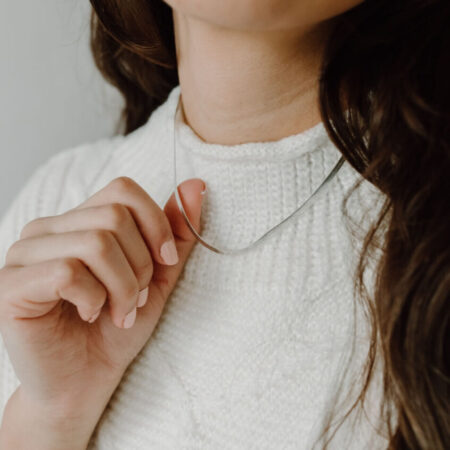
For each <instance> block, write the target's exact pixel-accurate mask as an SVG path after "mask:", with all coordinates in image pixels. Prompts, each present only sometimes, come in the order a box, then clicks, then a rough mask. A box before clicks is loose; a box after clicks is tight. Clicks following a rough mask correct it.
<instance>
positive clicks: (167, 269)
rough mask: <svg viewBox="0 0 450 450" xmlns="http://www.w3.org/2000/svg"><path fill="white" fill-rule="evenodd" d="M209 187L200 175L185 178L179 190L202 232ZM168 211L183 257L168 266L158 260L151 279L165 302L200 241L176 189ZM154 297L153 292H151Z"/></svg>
mask: <svg viewBox="0 0 450 450" xmlns="http://www.w3.org/2000/svg"><path fill="white" fill-rule="evenodd" d="M205 188H206V185H205V183H204V182H203V181H202V180H201V179H199V178H191V179H189V180H185V181H183V182H182V183H181V184H180V185H179V186H178V193H179V195H180V199H181V202H182V203H183V208H184V211H185V212H186V215H187V217H188V219H189V222H191V224H192V226H193V227H194V229H195V230H196V231H197V232H198V233H200V214H201V206H202V200H203V195H202V194H201V192H202V191H204V190H205ZM164 212H165V214H166V216H167V218H168V219H169V223H170V226H171V228H172V232H173V235H174V238H175V245H176V247H177V252H178V257H179V260H178V262H177V263H176V264H175V265H172V266H167V265H164V264H159V263H158V262H156V261H154V267H153V276H152V281H151V283H150V286H149V288H150V290H151V291H152V290H153V289H152V288H156V290H157V291H159V293H160V294H162V297H163V298H162V299H161V300H162V301H163V302H164V301H165V300H166V299H167V297H168V296H169V295H170V293H171V292H172V290H173V288H174V286H175V283H176V281H177V279H178V277H179V275H180V273H181V271H182V270H183V267H184V265H185V263H186V261H187V259H188V256H189V254H190V252H191V250H192V248H193V247H194V244H195V243H196V241H197V240H196V238H195V236H194V235H193V234H192V232H191V230H190V229H189V227H188V225H187V224H186V221H185V219H184V217H183V214H182V212H181V211H180V209H179V207H178V203H177V201H176V198H175V192H173V193H172V195H171V196H170V198H169V200H167V203H166V205H165V206H164ZM150 297H151V293H150Z"/></svg>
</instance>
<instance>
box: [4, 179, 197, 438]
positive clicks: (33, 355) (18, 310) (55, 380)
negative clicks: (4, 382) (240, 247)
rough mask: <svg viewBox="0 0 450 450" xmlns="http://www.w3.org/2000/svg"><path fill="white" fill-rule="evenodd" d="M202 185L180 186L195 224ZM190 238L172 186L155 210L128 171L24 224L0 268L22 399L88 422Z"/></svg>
mask: <svg viewBox="0 0 450 450" xmlns="http://www.w3.org/2000/svg"><path fill="white" fill-rule="evenodd" d="M203 189H204V183H203V182H202V181H201V180H199V179H191V180H187V181H185V182H183V183H182V184H181V185H180V186H179V190H180V196H181V198H182V200H183V205H184V207H185V210H186V213H187V215H188V217H189V219H190V220H191V222H192V224H193V225H194V226H195V227H196V230H199V231H200V212H201V199H202V195H201V194H200V193H201V191H202V190H203ZM171 241H172V242H174V243H175V247H176V250H177V254H178V262H176V259H177V256H176V254H174V253H170V252H169V253H167V252H166V253H164V251H163V252H162V254H163V255H165V256H166V255H168V256H170V257H171V258H172V260H171V261H168V262H169V264H167V263H166V262H165V261H164V259H163V258H162V256H161V254H160V249H161V248H162V247H163V244H164V243H166V242H171ZM195 242H196V241H195V238H194V236H193V235H192V233H191V231H190V230H189V228H188V227H187V225H186V224H185V222H184V218H183V216H182V215H181V213H180V211H179V209H178V205H177V203H176V200H175V195H174V194H172V196H171V197H170V199H169V200H168V202H167V203H166V205H165V207H164V210H161V208H159V206H158V205H157V204H156V203H155V202H154V201H153V200H152V198H151V197H150V196H149V195H148V194H147V193H146V192H145V191H144V190H143V189H142V188H141V187H140V186H139V185H137V184H136V183H135V182H134V181H132V180H131V179H129V178H126V177H120V178H117V179H115V180H113V181H112V182H111V183H110V184H108V185H107V186H106V187H105V188H103V189H102V190H100V191H99V192H97V193H96V194H94V195H93V196H92V197H90V198H89V199H87V200H86V201H85V202H84V203H82V204H81V205H79V206H78V207H76V208H74V209H72V210H70V211H68V212H66V213H64V214H62V215H58V216H52V217H42V218H38V219H35V220H33V221H32V222H30V223H28V224H27V225H26V226H25V227H24V228H23V230H22V232H21V235H20V239H19V240H18V241H17V242H15V243H14V244H13V245H12V246H11V247H10V249H9V251H8V253H7V256H6V264H5V266H4V267H3V268H2V269H1V270H0V332H1V334H2V336H3V340H4V343H5V346H6V349H7V351H8V354H9V356H10V359H11V362H12V364H13V367H14V370H15V372H16V374H17V377H18V378H19V380H20V382H21V386H20V388H21V390H22V394H21V395H22V397H23V398H26V399H27V401H28V402H30V403H32V404H34V405H46V406H48V407H49V409H50V408H51V410H53V411H56V412H57V414H59V415H60V416H61V417H64V416H65V415H68V414H70V415H71V417H72V418H73V417H74V415H76V414H78V415H79V416H80V417H85V416H86V417H87V418H86V420H89V421H90V422H93V423H92V425H93V426H92V429H93V428H94V427H95V424H96V422H97V421H98V419H99V418H100V416H101V413H102V412H103V409H104V407H105V406H106V404H107V402H108V400H109V398H110V396H111V395H112V393H113V392H114V390H115V388H116V387H117V385H118V383H119V382H120V379H121V378H122V375H123V373H124V371H125V370H126V368H127V367H128V365H129V364H130V363H131V361H132V360H133V359H134V357H135V356H136V355H137V353H138V352H139V351H140V350H141V348H142V347H143V346H144V344H145V343H146V342H147V340H148V339H149V337H150V336H151V334H152V332H153V330H154V328H155V326H156V324H157V322H158V320H159V317H160V315H161V313H162V310H163V307H164V304H165V302H166V300H167V298H168V296H169V294H170V293H171V291H172V290H173V288H174V286H175V283H176V280H177V279H178V276H179V275H180V273H181V271H182V268H183V267H184V264H185V262H186V260H187V258H188V256H189V253H190V251H191V250H192V248H193V246H194V243H195ZM164 248H165V249H166V250H167V246H164ZM173 263H175V264H173ZM147 299H148V300H147ZM145 301H146V303H145V304H144V302H145ZM138 305H139V306H140V307H139V309H138V313H137V315H136V306H138ZM134 320H135V323H134V325H133V322H134ZM124 327H125V328H124ZM128 327H130V328H128Z"/></svg>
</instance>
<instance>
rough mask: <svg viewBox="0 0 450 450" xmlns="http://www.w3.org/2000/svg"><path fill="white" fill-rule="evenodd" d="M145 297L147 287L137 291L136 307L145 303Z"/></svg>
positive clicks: (146, 295)
mask: <svg viewBox="0 0 450 450" xmlns="http://www.w3.org/2000/svg"><path fill="white" fill-rule="evenodd" d="M147 297H148V287H146V288H145V289H142V291H141V292H139V297H138V301H137V305H138V308H140V307H142V306H144V305H145V304H146V303H147Z"/></svg>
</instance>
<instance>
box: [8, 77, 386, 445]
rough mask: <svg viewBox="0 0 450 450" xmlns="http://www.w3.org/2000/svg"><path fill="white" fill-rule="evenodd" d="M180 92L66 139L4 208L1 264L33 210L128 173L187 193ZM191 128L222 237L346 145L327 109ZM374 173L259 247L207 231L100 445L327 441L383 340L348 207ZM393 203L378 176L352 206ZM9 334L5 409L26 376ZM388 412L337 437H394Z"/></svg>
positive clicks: (294, 191)
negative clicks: (208, 137) (272, 126)
mask: <svg viewBox="0 0 450 450" xmlns="http://www.w3.org/2000/svg"><path fill="white" fill-rule="evenodd" d="M179 93H180V87H179V86H177V87H176V88H174V89H173V91H172V92H171V94H170V95H169V98H168V99H167V100H166V102H165V103H164V104H163V105H161V106H160V107H159V108H158V109H157V110H156V111H155V112H154V113H153V114H152V116H151V117H150V119H149V120H148V122H147V123H146V124H145V125H144V126H142V127H141V128H139V129H138V130H136V131H135V132H133V133H132V134H130V135H128V136H126V137H122V136H116V137H114V138H109V139H104V140H100V141H98V142H95V143H90V144H85V145H82V146H78V147H76V148H71V149H68V150H65V151H62V152H61V153H59V154H58V155H56V156H54V157H52V158H50V159H49V160H48V161H47V162H45V163H44V164H43V165H42V166H41V167H39V168H38V169H37V170H36V171H35V172H34V174H33V176H32V177H31V178H30V180H29V181H28V183H27V184H26V185H25V186H24V187H23V189H22V190H21V192H20V193H19V194H18V195H17V197H16V198H15V200H14V202H13V203H12V204H11V206H10V208H9V209H8V210H7V212H6V214H5V215H4V216H3V219H2V222H1V225H0V263H1V264H2V265H3V264H4V257H5V255H6V251H7V249H8V248H9V246H10V245H11V244H12V243H13V242H14V241H15V240H17V239H18V238H19V234H20V231H21V229H22V227H23V226H24V225H25V224H26V223H27V222H29V221H30V220H32V219H34V218H36V217H41V216H48V215H56V214H61V213H63V212H65V211H67V210H69V209H72V208H74V207H75V206H77V205H78V204H79V203H81V202H82V201H84V200H85V199H86V198H87V197H89V196H91V195H92V194H94V193H95V192H96V191H98V190H99V189H101V188H102V187H103V186H105V185H106V184H107V183H108V182H109V181H111V180H112V179H114V178H116V177H118V176H122V175H126V176H129V177H131V178H133V179H134V180H135V181H136V182H138V183H139V184H140V185H141V186H142V187H143V188H144V189H145V190H146V191H147V192H148V193H149V194H150V195H151V196H152V198H153V199H155V201H156V202H157V203H158V204H159V205H160V206H161V207H163V206H164V204H165V203H166V201H167V199H168V197H169V196H170V195H171V193H172V192H173V146H172V145H173V129H174V128H173V127H174V121H173V119H174V113H175V108H176V104H177V101H178V97H179ZM177 129H178V133H179V134H178V141H179V148H178V147H177V148H178V152H179V157H180V159H179V161H180V166H181V167H180V170H179V176H177V178H178V182H181V181H182V179H183V174H185V175H186V176H190V177H199V178H202V179H203V180H204V181H205V182H206V184H207V194H206V196H205V199H204V203H203V209H202V218H201V220H202V236H203V237H204V238H205V240H206V241H207V242H210V243H211V244H213V245H217V246H229V247H233V248H237V247H241V246H245V245H248V244H249V243H251V242H253V241H254V240H256V239H257V238H259V237H260V236H261V235H262V234H264V233H265V232H266V231H267V230H268V229H270V228H272V227H273V226H274V225H276V224H277V223H279V222H281V221H282V220H283V219H284V218H285V217H286V216H288V215H289V214H290V213H291V212H292V211H294V210H295V209H296V208H297V207H298V206H299V205H300V204H301V203H303V202H304V201H305V200H306V199H307V198H308V197H309V196H310V195H311V194H312V192H313V191H314V190H315V189H316V188H317V187H318V186H319V185H320V183H321V182H322V181H323V179H324V178H325V177H326V176H327V175H328V173H329V172H330V171H331V170H332V168H333V167H334V165H335V164H336V162H337V161H338V159H339V158H340V156H341V154H340V152H339V151H338V149H337V148H336V147H335V146H334V145H333V143H332V142H331V141H330V139H329V137H328V135H327V134H326V131H325V129H324V127H323V125H322V124H321V123H320V124H318V125H316V126H315V127H313V128H311V129H309V130H306V131H304V132H302V133H299V134H297V135H293V136H288V137H285V138H283V139H281V140H278V141H275V142H259V143H246V144H240V145H233V146H223V145H216V144H208V143H205V142H204V141H202V140H201V138H200V137H199V136H198V135H196V134H195V133H194V131H193V130H192V129H191V128H190V127H189V126H188V125H186V124H185V123H184V122H179V128H177ZM183 161H184V162H183ZM186 161H188V163H189V164H187V163H186ZM188 167H189V170H187V168H188ZM183 168H184V169H183ZM177 169H178V165H177ZM359 177H360V175H359V174H358V173H357V172H356V171H355V170H354V169H353V168H352V167H351V166H350V165H349V164H348V163H347V162H345V163H344V165H343V166H342V168H341V169H340V170H339V172H338V173H337V174H336V176H335V177H334V178H333V179H332V180H331V181H330V183H329V184H328V185H327V187H326V192H325V193H324V195H321V196H320V197H319V198H317V200H315V201H314V202H313V203H312V204H311V205H310V206H309V207H308V208H307V210H306V211H305V212H304V213H303V214H301V215H300V216H298V217H295V218H293V219H291V220H290V221H289V222H288V223H287V224H286V225H285V226H283V227H282V228H281V229H280V230H278V231H277V232H275V233H273V234H272V235H270V236H268V237H267V239H265V240H264V241H263V243H262V244H261V245H259V246H256V247H255V248H253V249H251V250H249V251H247V252H245V253H242V254H239V255H219V254H216V253H213V252H211V251H210V250H208V249H206V248H205V247H203V246H202V245H201V244H200V243H196V245H195V246H194V249H193V251H192V253H191V255H190V257H189V259H188V262H187V264H186V265H185V267H184V270H183V272H182V274H181V276H180V278H179V280H178V282H177V285H176V287H175V289H174V291H173V292H172V294H171V296H170V298H169V299H168V301H167V304H166V306H165V309H164V312H163V315H162V317H161V320H160V322H159V323H158V326H157V328H156V329H155V332H154V333H153V335H152V337H151V338H150V339H149V341H148V342H147V343H146V345H145V346H144V348H143V349H142V351H141V352H140V353H139V354H138V356H137V357H136V359H135V360H134V361H133V363H132V364H131V365H130V366H129V368H128V369H127V371H126V372H125V374H124V377H123V379H122V382H121V383H120V385H119V387H118V388H117V390H116V391H115V393H114V395H113V397H112V398H111V400H110V402H109V404H108V406H107V408H106V410H105V412H104V414H103V416H102V418H101V420H100V422H99V423H98V425H97V428H96V430H95V433H94V434H93V436H92V439H91V441H90V444H89V448H90V449H95V450H113V449H117V450H119V449H120V450H124V449H155V450H164V449H170V450H175V449H189V450H194V449H310V448H313V444H314V442H315V439H316V438H317V437H318V436H319V434H320V431H321V426H322V421H323V419H324V417H325V415H326V413H327V411H329V409H330V407H331V406H335V407H336V409H337V411H336V412H337V418H340V417H341V414H342V413H343V412H345V409H344V406H345V404H347V403H345V401H346V395H348V394H349V393H350V394H351V395H353V397H351V396H350V397H351V398H350V399H353V398H354V395H355V394H357V392H358V389H357V388H358V386H359V384H358V381H357V376H358V373H359V372H360V371H361V368H362V365H363V363H364V360H365V358H366V352H367V349H368V343H369V338H368V327H367V324H366V320H365V317H364V315H363V313H362V310H361V308H360V307H359V305H358V302H357V301H356V299H355V298H354V295H353V280H352V277H353V271H354V269H355V264H356V261H357V256H358V251H359V249H360V246H361V242H359V241H357V240H354V239H352V238H351V235H350V232H349V230H348V228H347V227H346V223H345V218H344V214H343V211H342V209H341V204H342V200H343V197H344V195H345V193H346V192H347V191H348V190H349V189H350V187H351V186H352V185H353V184H354V183H355V182H356V181H357V179H358V178H359ZM380 201H381V194H380V192H379V191H378V190H377V189H376V188H375V187H373V186H372V185H371V184H370V183H369V182H367V181H366V180H365V181H364V182H363V185H362V186H361V188H360V189H359V190H358V191H356V193H355V194H354V195H353V196H352V197H351V201H350V202H349V206H350V208H349V210H350V212H351V213H352V214H351V215H352V217H353V218H360V219H361V224H364V223H366V222H365V219H367V218H368V217H370V214H371V212H373V211H376V208H375V206H376V205H379V204H381V203H380ZM355 331H356V333H354V332H355ZM0 344H1V345H0V358H1V359H0V383H1V385H0V407H1V411H2V412H3V409H4V406H5V403H6V401H7V400H8V398H9V396H10V395H11V394H12V392H13V391H14V390H15V388H16V387H17V385H18V384H19V381H18V380H17V378H16V376H15V374H14V371H13V369H12V367H11V363H10V360H9V357H8V354H7V352H6V350H5V348H4V346H3V342H2V341H0ZM352 348H354V351H353V352H352V351H351V349H352ZM344 375H345V376H344ZM340 380H342V383H343V384H342V386H343V388H342V389H340V390H339V389H338V387H339V386H340V384H339V381H340ZM339 392H340V393H341V395H339V396H338V397H336V395H337V394H339ZM374 398H375V399H376V398H377V396H376V395H374ZM375 411H376V402H374V403H373V405H372V407H369V410H368V411H366V413H365V414H362V415H361V416H360V417H359V416H357V415H356V414H353V415H351V416H350V418H349V420H347V421H346V422H345V423H344V425H343V426H342V427H341V428H340V430H339V432H338V433H337V434H336V437H335V439H334V441H333V442H332V445H331V448H336V449H366V448H367V449H369V448H374V449H375V448H382V447H383V445H385V441H384V440H383V439H382V438H379V439H378V438H376V433H375V430H374V426H375V425H376V414H375Z"/></svg>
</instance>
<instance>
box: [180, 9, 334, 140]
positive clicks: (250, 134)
mask: <svg viewBox="0 0 450 450" xmlns="http://www.w3.org/2000/svg"><path fill="white" fill-rule="evenodd" d="M174 23H175V39H176V47H177V58H178V73H179V77H180V86H181V92H182V102H183V111H184V115H185V120H186V122H187V123H188V124H189V126H190V127H191V128H192V129H193V130H194V131H195V132H196V133H197V134H198V135H199V137H201V138H202V139H203V140H204V141H206V142H210V143H217V144H223V145H235V144H240V143H244V142H258V141H274V140H279V139H281V138H283V137H285V136H289V135H292V134H297V133H300V132H302V131H304V130H306V129H308V128H311V127H312V126H314V125H316V124H317V123H319V122H320V121H321V118H320V114H319V109H318V96H317V93H318V90H317V87H318V79H319V70H320V62H321V56H322V55H321V54H322V49H323V45H324V42H325V39H326V35H327V30H328V27H327V25H328V24H322V25H321V26H318V27H316V28H315V29H314V30H303V31H300V30H289V31H276V32H275V31H271V32H261V31H252V32H247V31H239V30H231V29H225V28H219V27H215V26H212V25H210V24H207V23H205V22H202V21H200V20H197V19H194V18H191V17H186V16H183V15H181V14H179V13H178V12H176V11H174Z"/></svg>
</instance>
